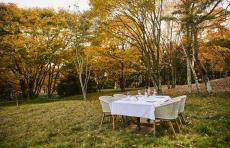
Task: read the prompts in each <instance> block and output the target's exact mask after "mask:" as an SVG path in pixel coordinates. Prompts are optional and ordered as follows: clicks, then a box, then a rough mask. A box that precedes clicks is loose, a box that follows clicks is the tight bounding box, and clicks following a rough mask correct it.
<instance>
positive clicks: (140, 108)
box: [110, 95, 171, 130]
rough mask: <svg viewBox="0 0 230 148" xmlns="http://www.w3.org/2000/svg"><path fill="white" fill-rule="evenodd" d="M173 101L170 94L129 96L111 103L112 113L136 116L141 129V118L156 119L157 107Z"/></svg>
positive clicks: (138, 127)
mask: <svg viewBox="0 0 230 148" xmlns="http://www.w3.org/2000/svg"><path fill="white" fill-rule="evenodd" d="M168 101H171V97H170V96H159V95H158V96H156V95H154V96H140V95H138V96H127V97H124V98H121V99H119V100H116V101H113V102H111V103H110V109H111V114H112V115H123V116H131V117H136V120H137V129H138V130H140V129H141V126H140V118H146V119H147V120H148V121H149V122H150V120H155V115H154V112H155V108H156V107H158V106H160V105H162V104H164V103H165V102H168Z"/></svg>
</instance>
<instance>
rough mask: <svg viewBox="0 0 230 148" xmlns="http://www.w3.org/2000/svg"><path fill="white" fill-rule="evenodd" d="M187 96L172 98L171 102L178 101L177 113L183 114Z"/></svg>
mask: <svg viewBox="0 0 230 148" xmlns="http://www.w3.org/2000/svg"><path fill="white" fill-rule="evenodd" d="M186 98H187V96H186V95H183V96H178V97H175V98H173V100H175V101H176V100H180V107H179V113H182V112H184V106H185V101H186Z"/></svg>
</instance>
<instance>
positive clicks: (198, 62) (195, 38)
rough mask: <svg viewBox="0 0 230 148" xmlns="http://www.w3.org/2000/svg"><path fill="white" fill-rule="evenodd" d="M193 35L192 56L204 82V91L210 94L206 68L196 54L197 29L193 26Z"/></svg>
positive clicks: (197, 50)
mask: <svg viewBox="0 0 230 148" xmlns="http://www.w3.org/2000/svg"><path fill="white" fill-rule="evenodd" d="M193 33H194V34H193V35H194V45H193V48H194V57H195V59H196V62H197V65H198V67H199V69H200V71H201V73H202V75H203V80H204V82H205V86H206V91H207V92H208V93H209V94H210V93H212V87H211V84H210V82H209V77H208V72H207V69H206V68H205V67H204V65H203V64H202V63H201V61H200V58H199V56H198V53H199V43H198V29H197V28H195V27H193Z"/></svg>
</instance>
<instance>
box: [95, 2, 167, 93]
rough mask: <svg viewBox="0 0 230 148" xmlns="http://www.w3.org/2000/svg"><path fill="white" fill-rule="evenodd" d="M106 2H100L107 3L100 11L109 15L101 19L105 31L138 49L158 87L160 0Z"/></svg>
mask: <svg viewBox="0 0 230 148" xmlns="http://www.w3.org/2000/svg"><path fill="white" fill-rule="evenodd" d="M93 2H94V3H93V6H95V7H96V8H98V5H96V3H97V2H95V1H93ZM112 2H113V1H112ZM107 4H108V3H107V1H106V2H105V5H103V6H102V7H106V6H107V7H106V8H107V9H106V10H107V11H108V12H107V14H106V13H105V14H104V13H103V14H102V15H108V16H107V19H106V20H105V21H104V25H105V27H107V31H110V33H112V34H113V35H114V36H115V37H117V38H119V39H121V40H122V41H125V42H127V43H129V44H130V45H131V46H135V47H136V48H137V49H139V51H140V53H141V55H142V58H141V59H142V61H143V63H144V64H145V67H146V69H147V71H148V73H149V76H150V78H151V80H152V82H153V84H154V85H155V86H156V87H157V88H158V91H161V76H160V70H161V65H160V49H161V48H160V45H161V40H160V39H161V38H160V37H161V30H162V25H161V21H162V5H163V2H162V1H152V0H144V1H135V0H127V1H116V3H112V4H111V5H107Z"/></svg>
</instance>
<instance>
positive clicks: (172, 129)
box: [168, 121, 176, 138]
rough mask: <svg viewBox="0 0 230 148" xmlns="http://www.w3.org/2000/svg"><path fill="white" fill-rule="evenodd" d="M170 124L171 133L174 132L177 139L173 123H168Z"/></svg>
mask: <svg viewBox="0 0 230 148" xmlns="http://www.w3.org/2000/svg"><path fill="white" fill-rule="evenodd" d="M168 124H169V126H170V128H171V131H172V133H173V137H174V138H176V133H175V130H174V128H173V124H172V122H171V121H168Z"/></svg>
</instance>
